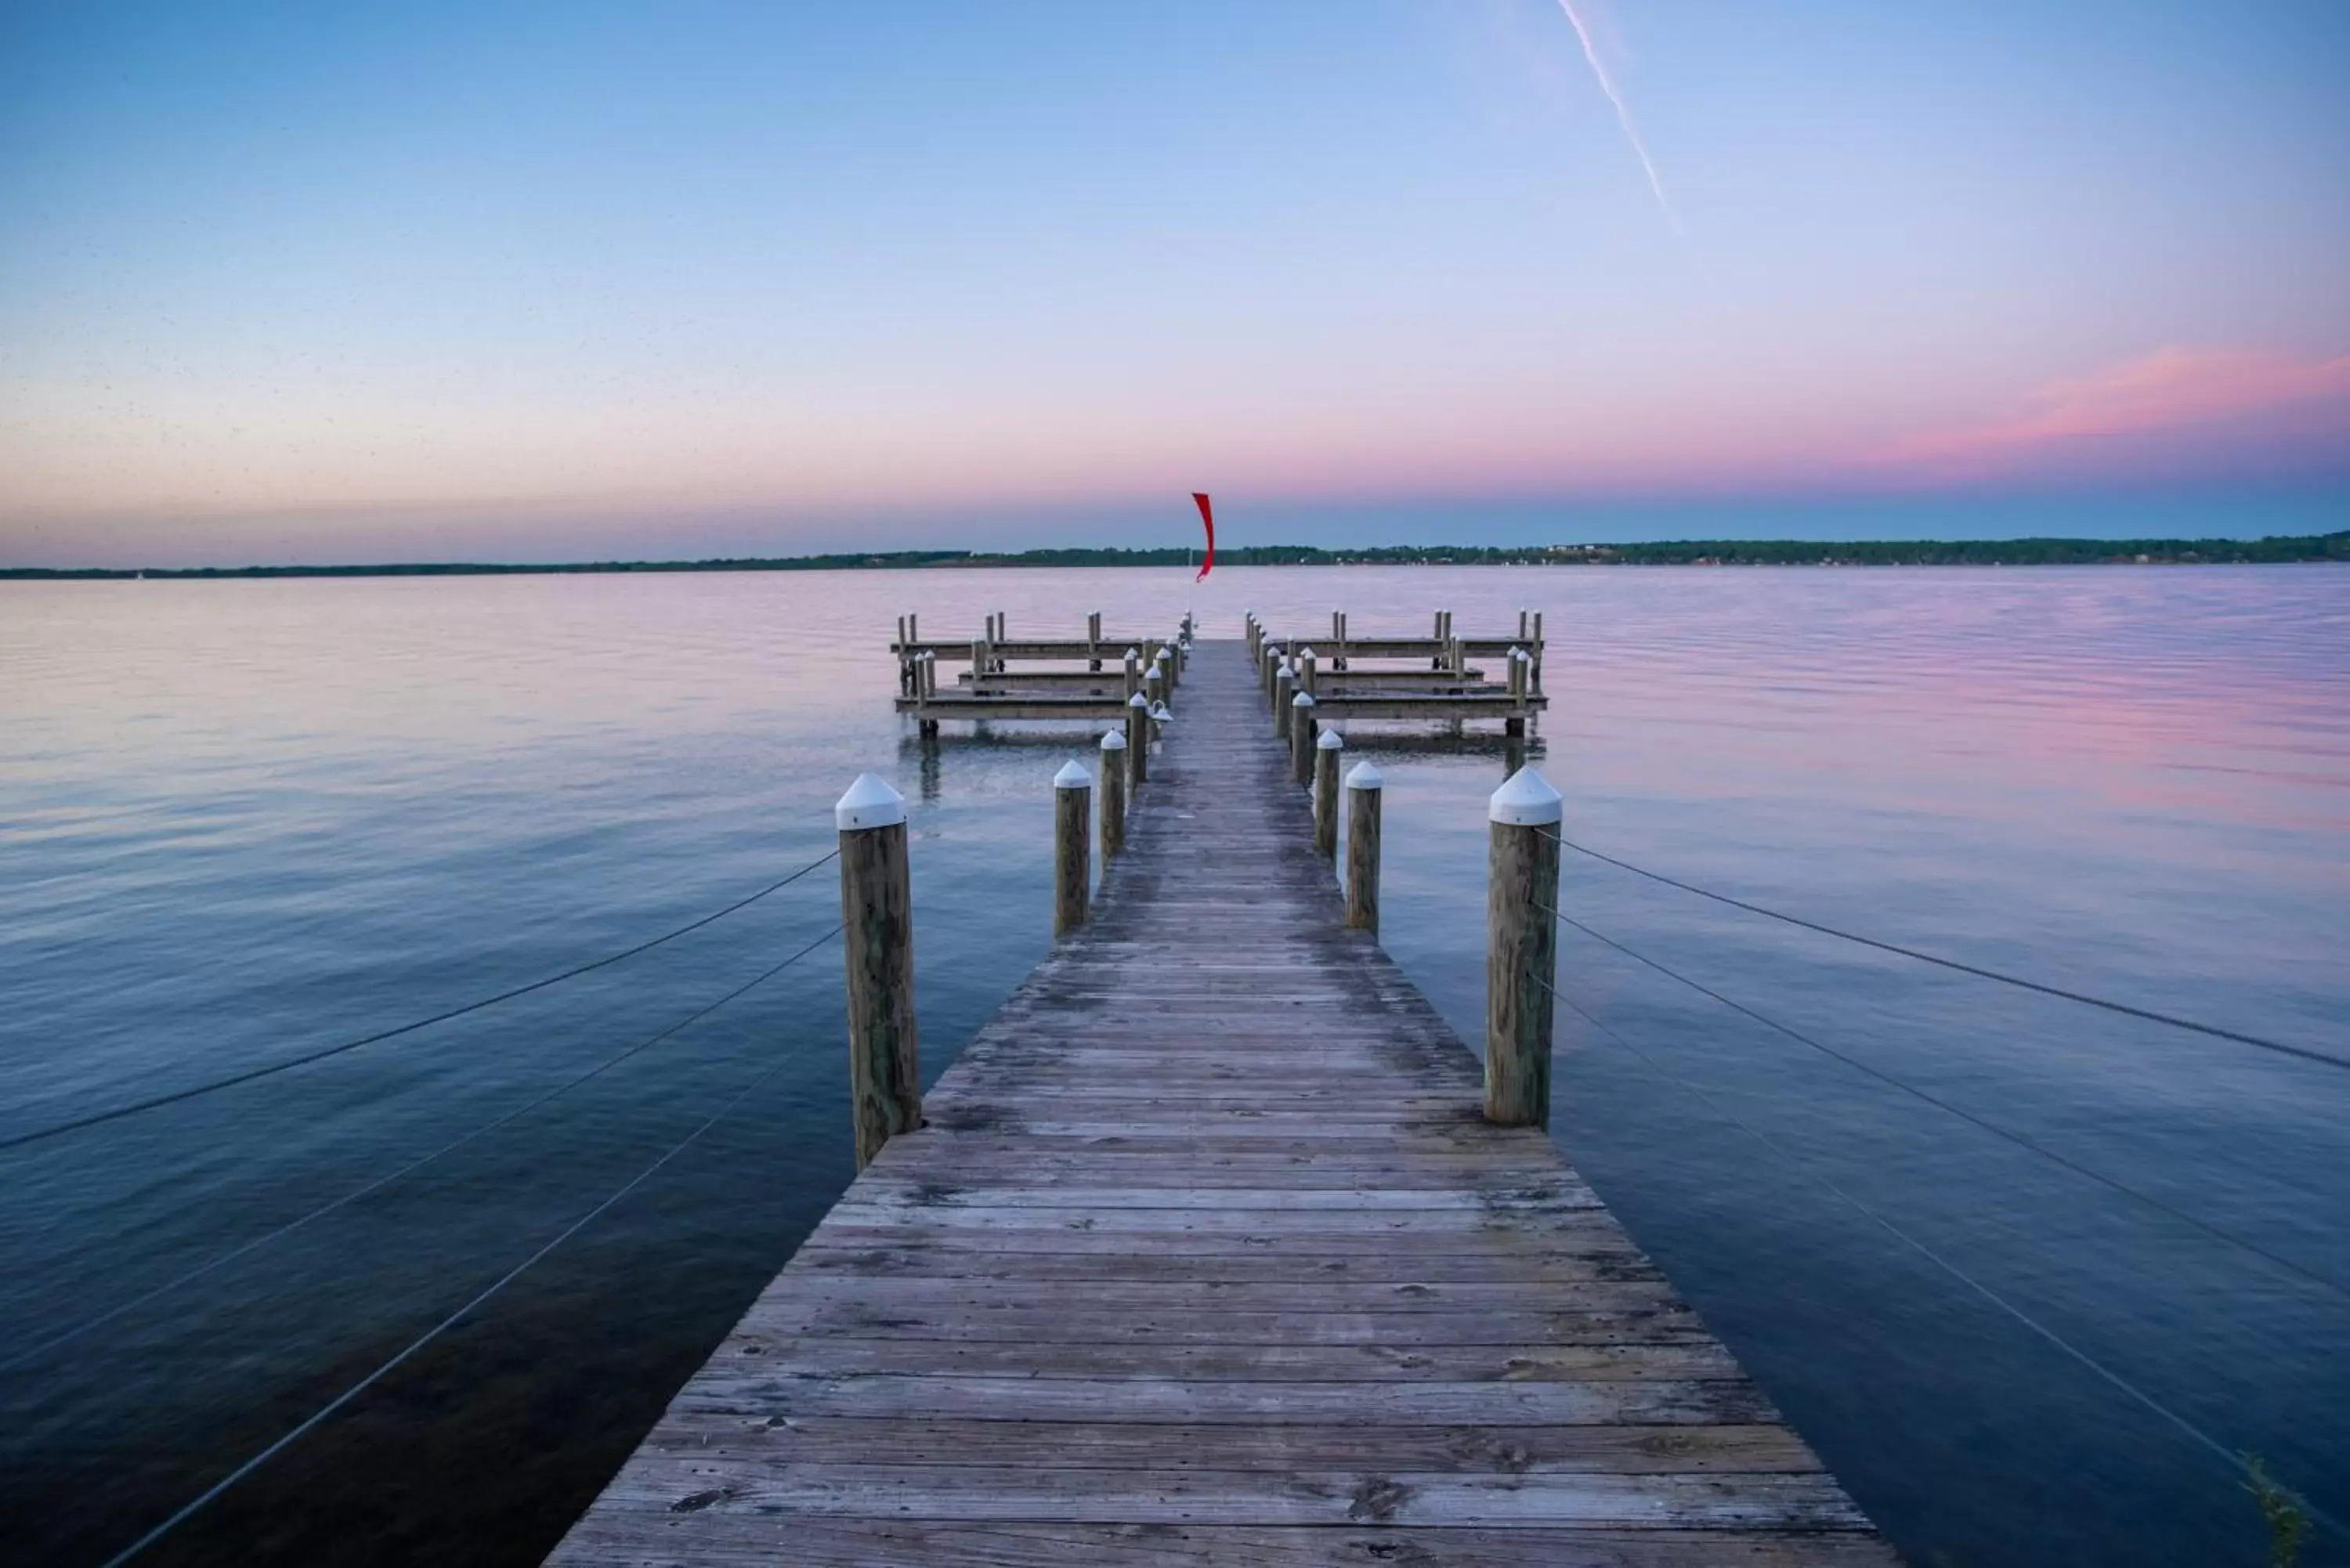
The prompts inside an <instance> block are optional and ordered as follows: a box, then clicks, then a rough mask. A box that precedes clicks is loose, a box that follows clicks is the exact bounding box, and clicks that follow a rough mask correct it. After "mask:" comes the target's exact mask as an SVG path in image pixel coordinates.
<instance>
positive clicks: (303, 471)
mask: <svg viewBox="0 0 2350 1568" xmlns="http://www.w3.org/2000/svg"><path fill="white" fill-rule="evenodd" d="M1577 24H1580V26H1578V25H1577ZM2345 81H2350V5H2345V4H2342V3H2341V0H2241V3H2238V4H2231V5H2212V4H2210V3H2209V0H2204V3H2200V4H2174V3H2171V0H2065V3H2064V4H2049V3H2047V0H2028V3H2006V0H1968V3H1965V4H1960V3H1958V0H1950V3H1947V4H1930V5H1929V4H1922V3H1921V4H1916V5H1909V4H1903V5H1887V4H1884V3H1882V0H1777V3H1772V4H1764V3H1755V4H1726V3H1724V0H1574V3H1573V5H1572V9H1571V10H1570V8H1569V6H1568V5H1562V4H1561V0H1180V3H1178V4H1173V5H1124V4H1104V3H1102V0H1087V3H1082V4H1081V3H1077V0H1068V3H1063V4H1029V3H1021V0H991V3H989V4H985V5H980V4H972V3H969V0H964V3H959V4H928V3H915V0H859V3H857V4H847V3H842V4H825V5H818V4H814V3H806V4H775V5H750V4H740V5H735V4H724V5H721V4H703V3H699V0H667V3H665V4H660V5H651V4H646V5H598V4H591V3H587V0H572V3H567V4H562V5H555V4H545V5H488V4H457V5H441V4H434V3H431V0H417V3H409V4H402V5H376V6H359V5H318V4H316V3H315V0H313V3H308V4H301V5H228V4H203V5H190V4H185V3H184V0H175V3H172V4H155V5H128V4H109V3H106V0H77V3H60V4H55V5H30V4H24V3H22V0H0V566H7V565H50V566H63V565H156V566H162V565H182V564H223V565H225V564H239V563H243V562H247V561H297V560H298V561H373V560H421V559H452V558H495V559H512V560H546V559H577V558H588V557H595V558H604V557H610V556H644V557H667V556H712V555H739V554H770V555H773V554H789V553H798V552H802V551H815V550H829V549H838V548H858V549H862V548H873V549H881V548H897V547H907V548H912V547H939V546H956V545H966V546H969V547H972V548H1003V547H1018V546H1022V545H1056V544H1070V543H1086V544H1104V545H1118V544H1125V545H1140V544H1150V545H1158V544H1180V543H1184V542H1186V541H1188V540H1189V539H1190V538H1191V531H1192V530H1193V529H1194V528H1195V527H1196V519H1195V517H1194V515H1193V514H1192V513H1191V509H1190V504H1189V502H1188V499H1187V493H1188V492H1189V491H1191V490H1194V489H1205V490H1210V491H1211V492H1213V493H1215V495H1216V497H1217V505H1218V519H1219V524H1220V528H1221V531H1222V535H1223V536H1224V537H1225V538H1226V539H1227V540H1228V541H1230V542H1234V543H1270V542H1276V541H1286V540H1297V541H1301V542H1313V543H1323V544H1337V545H1343V544H1346V543H1350V542H1361V543H1445V542H1479V543H1542V542H1551V541H1556V540H1572V539H1601V538H1638V537H1659V536H1690V535H1700V536H1720V535H1740V534H1743V535H1782V536H1784V535H1804V536H1812V537H1823V536H1825V537H1847V538H1848V537H1862V536H1900V535H1920V534H1925V535H1943V536H1952V535H1974V536H1983V535H2000V534H2009V533H2089V534H2108V535H2113V534H2125V535H2130V534H2149V533H2153V534H2163V533H2172V534H2175V533H2226V534H2260V533H2270V532H2315V531H2323V530H2326V529H2331V528H2341V527H2350V91H2345V88H2344V86H2343V84H2344V83H2345Z"/></svg>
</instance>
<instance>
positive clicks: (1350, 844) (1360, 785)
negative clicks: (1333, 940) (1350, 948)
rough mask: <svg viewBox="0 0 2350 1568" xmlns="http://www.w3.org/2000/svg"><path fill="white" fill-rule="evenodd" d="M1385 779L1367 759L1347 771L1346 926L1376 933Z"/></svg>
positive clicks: (1377, 929) (1376, 934) (1352, 929)
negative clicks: (1381, 814) (1380, 813)
mask: <svg viewBox="0 0 2350 1568" xmlns="http://www.w3.org/2000/svg"><path fill="white" fill-rule="evenodd" d="M1386 783H1387V780H1385V779H1383V778H1381V777H1380V776H1379V770H1378V769H1377V768H1375V767H1373V766H1372V765H1371V764H1370V763H1368V762H1359V763H1356V764H1355V765H1354V767H1353V768H1352V769H1351V770H1349V771H1348V773H1347V929H1348V930H1350V931H1368V932H1370V933H1371V935H1373V936H1375V937H1376V936H1378V934H1379V795H1380V793H1381V790H1380V786H1381V785H1383V784H1386Z"/></svg>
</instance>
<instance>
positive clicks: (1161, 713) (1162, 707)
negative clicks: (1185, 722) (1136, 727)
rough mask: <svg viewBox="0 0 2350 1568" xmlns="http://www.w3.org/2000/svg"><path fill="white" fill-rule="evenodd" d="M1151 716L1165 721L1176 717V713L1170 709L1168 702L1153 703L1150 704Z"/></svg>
mask: <svg viewBox="0 0 2350 1568" xmlns="http://www.w3.org/2000/svg"><path fill="white" fill-rule="evenodd" d="M1150 716H1151V717H1152V718H1154V719H1156V720H1158V721H1159V722H1161V723H1165V722H1167V721H1168V720H1170V719H1172V718H1173V717H1175V715H1174V713H1173V712H1172V711H1170V710H1169V708H1168V706H1167V704H1166V703H1164V702H1154V703H1152V704H1151V706H1150Z"/></svg>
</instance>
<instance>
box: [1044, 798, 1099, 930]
mask: <svg viewBox="0 0 2350 1568" xmlns="http://www.w3.org/2000/svg"><path fill="white" fill-rule="evenodd" d="M1093 796H1094V778H1093V775H1092V774H1089V773H1087V772H1086V770H1085V769H1084V768H1083V767H1082V766H1080V765H1079V764H1078V763H1074V762H1071V763H1063V764H1062V766H1061V771H1060V772H1059V773H1057V774H1054V775H1053V934H1054V935H1055V936H1056V937H1060V936H1066V935H1067V934H1068V933H1069V932H1071V931H1074V930H1076V929H1077V928H1078V927H1079V926H1082V925H1084V924H1085V923H1086V901H1087V896H1088V895H1089V894H1090V893H1091V891H1092V886H1093V854H1092V847H1091V846H1092V840H1091V837H1090V836H1089V835H1088V832H1087V830H1088V828H1090V826H1092V825H1091V824H1090V823H1088V822H1087V820H1086V819H1087V817H1088V816H1090V815H1092V814H1093Z"/></svg>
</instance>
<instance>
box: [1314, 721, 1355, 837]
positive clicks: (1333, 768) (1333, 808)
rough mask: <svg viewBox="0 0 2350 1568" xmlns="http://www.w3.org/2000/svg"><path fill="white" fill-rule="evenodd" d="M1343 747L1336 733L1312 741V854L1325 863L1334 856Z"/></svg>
mask: <svg viewBox="0 0 2350 1568" xmlns="http://www.w3.org/2000/svg"><path fill="white" fill-rule="evenodd" d="M1346 744H1347V742H1345V741H1344V740H1342V739H1341V738H1340V737H1339V734H1338V732H1337V731H1336V730H1325V731H1323V732H1322V733H1321V736H1320V738H1318V739H1317V740H1315V742H1314V853H1315V854H1316V855H1319V856H1320V857H1322V858H1323V859H1325V860H1335V859H1336V858H1337V857H1338V753H1340V752H1341V751H1342V750H1344V749H1345V747H1346Z"/></svg>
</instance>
